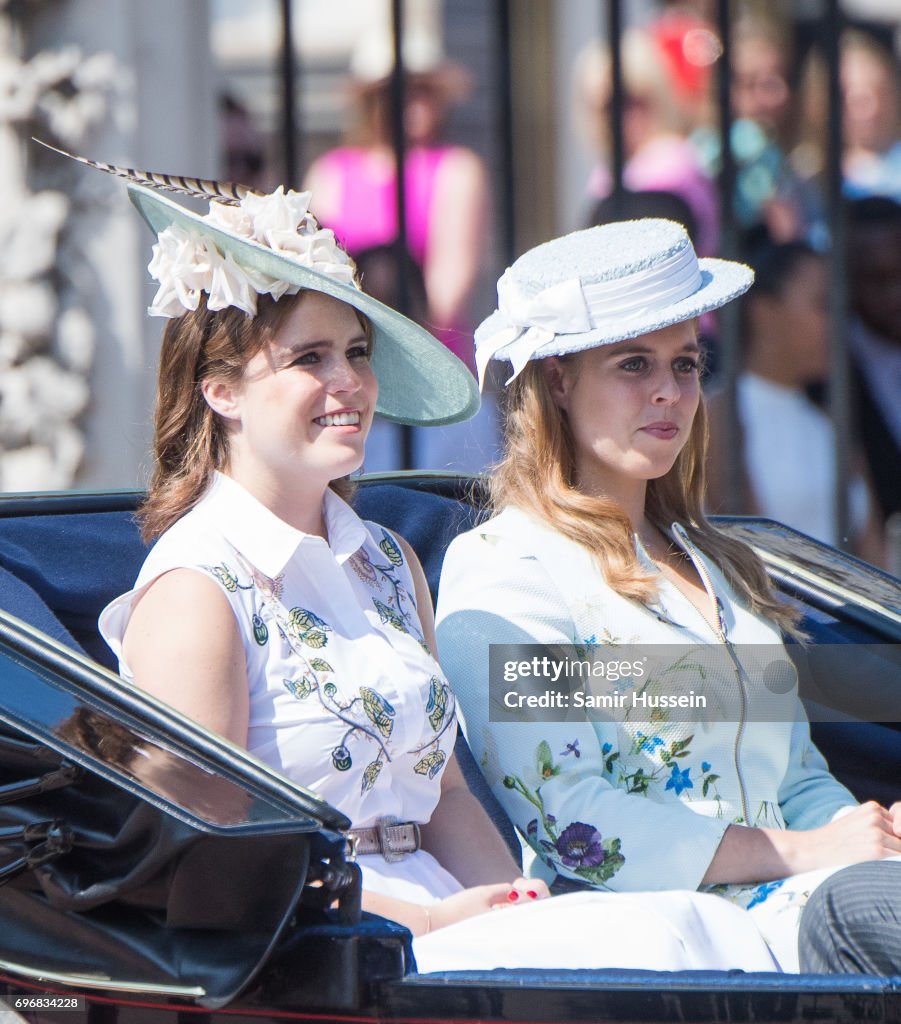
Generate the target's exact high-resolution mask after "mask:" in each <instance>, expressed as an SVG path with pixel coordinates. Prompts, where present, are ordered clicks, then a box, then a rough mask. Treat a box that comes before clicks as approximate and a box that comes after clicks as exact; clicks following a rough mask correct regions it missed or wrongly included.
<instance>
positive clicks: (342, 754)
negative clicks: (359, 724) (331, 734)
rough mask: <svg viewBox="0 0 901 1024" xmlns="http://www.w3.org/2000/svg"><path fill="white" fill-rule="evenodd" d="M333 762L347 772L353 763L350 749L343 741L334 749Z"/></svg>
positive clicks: (336, 766) (340, 770) (340, 769)
mask: <svg viewBox="0 0 901 1024" xmlns="http://www.w3.org/2000/svg"><path fill="white" fill-rule="evenodd" d="M332 764H333V765H334V766H335V768H337V770H338V771H339V772H346V771H347V769H348V768H350V766H351V765H352V764H353V761H352V760H351V757H350V751H349V750H348V749H347V747H345V746H344V744H343V743H341V744H339V745H338V746H337V747H335V749H334V750H333V751H332Z"/></svg>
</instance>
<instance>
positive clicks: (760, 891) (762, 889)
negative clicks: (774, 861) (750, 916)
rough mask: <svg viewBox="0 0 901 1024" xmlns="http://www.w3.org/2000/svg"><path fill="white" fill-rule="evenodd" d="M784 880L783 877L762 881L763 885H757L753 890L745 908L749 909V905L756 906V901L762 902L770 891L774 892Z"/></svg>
mask: <svg viewBox="0 0 901 1024" xmlns="http://www.w3.org/2000/svg"><path fill="white" fill-rule="evenodd" d="M784 881H785V879H784V878H777V879H776V880H775V882H764V883H763V885H758V886H757V888H756V889H755V891H754V897H753V899H752V900H751V902H750V903H749V904H748V905H747V907H745V909H746V910H750V909H751V907H756V906H757V904H758V903H763V902H764V901H765V900H766V898H767V897H768V896H769V895H770V894H771V893H773V892H775V891H776V890H777V889H778V888H779V886H781V885H782V883H783V882H784Z"/></svg>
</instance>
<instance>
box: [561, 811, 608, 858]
mask: <svg viewBox="0 0 901 1024" xmlns="http://www.w3.org/2000/svg"><path fill="white" fill-rule="evenodd" d="M555 847H556V850H557V853H559V854H560V860H562V861H563V863H564V864H565V865H566V866H567V867H568V868H593V867H596V866H597V865H598V864H601V863H603V861H604V860H605V858H606V857H607V852H606V850H605V849H604V847H603V846H602V845H601V833H600V832H598V830H597V829H596V828H594V826H593V825H586V824H585V823H584V822H582V821H574V822H573V823H572V824H571V825H567V827H566V828H565V829H564V830H563V831H562V832H561V833H560V838H559V839H558V840H557V842H556V843H555Z"/></svg>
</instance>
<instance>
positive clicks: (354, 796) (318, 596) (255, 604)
mask: <svg viewBox="0 0 901 1024" xmlns="http://www.w3.org/2000/svg"><path fill="white" fill-rule="evenodd" d="M324 514H325V521H326V527H327V533H328V538H329V539H328V542H326V541H325V540H324V539H322V538H320V537H315V536H309V535H306V534H302V533H300V532H298V531H297V530H294V529H293V528H292V527H290V526H288V525H287V524H286V523H284V522H282V521H281V520H280V519H278V518H277V517H276V516H274V515H273V514H272V513H271V512H269V511H268V510H267V509H266V508H265V507H264V506H262V505H261V504H260V503H259V502H257V501H256V499H254V498H253V497H252V496H251V495H250V494H248V493H247V492H246V491H245V490H244V489H243V488H242V487H241V486H240V485H239V484H237V483H236V482H235V481H233V480H231V479H230V478H228V477H226V476H224V475H217V476H216V478H215V480H214V482H213V484H212V486H211V487H210V489H209V490H208V492H207V493H206V494H205V495H204V497H203V498H202V499H201V501H200V502H199V503H198V504H197V505H196V506H195V507H194V508H193V509H192V510H191V512H189V513H188V514H187V515H185V516H184V517H183V518H182V519H181V520H179V521H178V522H177V523H176V524H175V525H174V526H173V527H171V528H170V529H169V530H168V531H167V532H166V533H165V534H163V536H162V537H161V538H160V539H159V540H158V541H157V543H156V545H155V546H154V548H153V549H152V550H151V552H150V554H149V555H148V557H147V560H146V562H145V563H144V566H143V568H142V569H141V572H140V574H139V576H138V579H137V582H136V583H135V586H134V588H133V589H132V590H131V591H129V592H128V593H126V594H123V595H122V596H120V597H118V598H116V599H115V600H114V601H113V602H112V603H111V604H109V605H108V606H107V607H106V608H105V609H104V611H103V613H102V614H101V617H100V628H101V632H102V633H103V635H104V637H105V638H106V640H107V642H108V643H109V644H110V646H111V648H112V649H113V651H114V652H115V653H116V655H117V657H119V661H120V672H121V674H122V675H123V676H124V678H126V679H130V678H131V674H130V672H129V670H128V666H127V665H126V664H124V662H123V661H122V638H123V636H124V634H125V629H126V627H127V625H128V620H129V616H130V614H131V609H132V607H133V604H134V601H135V599H136V598H137V597H138V596H139V595H140V593H141V591H142V590H143V589H144V588H146V587H147V586H148V585H149V584H151V583H152V582H153V581H154V580H155V579H156V578H157V577H159V576H160V575H161V574H162V573H164V572H167V571H169V570H170V569H174V568H183V567H187V568H191V569H194V570H196V571H198V572H201V573H203V574H204V575H207V576H209V577H210V579H213V580H215V581H216V582H217V583H218V585H219V586H220V587H221V588H222V591H223V593H224V594H225V596H226V597H227V598H228V601H229V603H230V604H231V607H232V609H233V611H234V613H235V618H236V620H237V622H238V626H239V629H240V633H241V636H242V638H243V642H244V650H245V656H246V659H247V678H248V684H249V687H250V724H249V729H248V748H249V749H250V752H251V753H252V754H254V755H255V756H257V757H258V758H260V760H262V761H264V762H266V763H267V764H269V765H271V766H273V767H274V768H276V769H277V770H278V771H280V772H282V773H283V774H285V775H287V776H288V777H290V778H292V779H294V780H296V781H297V782H299V783H301V784H302V785H304V786H307V787H308V788H310V789H312V790H314V791H316V792H318V793H319V794H321V796H322V797H323V798H325V799H326V800H328V801H329V802H331V803H332V804H334V805H335V806H337V807H339V808H340V809H341V810H342V811H343V812H344V813H345V814H346V815H347V816H348V817H349V818H350V819H351V820H352V822H353V825H354V827H357V828H362V827H366V826H369V825H372V824H374V823H375V822H376V821H377V820H378V819H379V818H380V817H382V816H385V815H392V816H394V817H396V818H398V819H399V820H402V821H416V822H419V823H425V822H427V821H428V820H429V818H430V816H431V814H432V811H433V810H434V808H435V805H436V803H437V801H438V796H439V791H440V780H441V774H442V771H443V769H444V767H445V765H446V763H447V759H448V758H449V757H450V756H451V752H452V750H453V744H454V740H455V738H456V716H455V709H454V698H453V695H452V693H451V691H450V689H449V688H448V686H447V683H446V680H445V678H444V676H443V675H442V673H441V669H440V668H439V667H438V664H437V663H436V661H435V660H434V658H433V657H432V655H431V653H430V652H429V651H428V648H427V647H426V644H425V642H424V640H423V636H422V630H421V627H420V623H419V617H418V615H417V612H416V606H415V598H414V594H415V591H414V586H413V581H412V577H411V574H410V570H409V568H408V566H407V564H406V561H405V559H404V556H403V552H402V551H401V549H400V548H399V546H398V544H397V542H396V540H395V538H394V537H392V536H391V534H389V533H388V532H387V531H386V530H384V529H383V528H382V527H380V526H377V525H376V524H374V523H366V522H363V521H362V520H361V519H360V518H359V517H358V516H357V515H356V514H355V513H354V512H353V510H352V509H351V508H350V507H349V506H348V505H346V504H345V503H344V502H343V501H342V500H341V499H340V498H339V497H337V495H335V494H334V493H333V492H331V491H328V492H326V497H325V504H324ZM185 685H190V680H186V681H185ZM474 855H477V852H475V851H474ZM359 863H360V865H361V867H362V871H363V886H364V888H366V889H368V890H370V891H374V892H379V893H382V894H385V895H388V896H393V897H396V898H398V899H406V900H410V901H411V902H416V903H421V904H428V903H433V902H435V901H437V900H440V899H443V898H445V897H447V896H450V895H453V894H454V893H457V892H459V891H460V890H461V888H462V886H461V885H460V883H459V882H458V881H457V880H456V879H455V878H454V877H453V876H452V875H451V874H450V873H449V872H448V871H446V870H445V869H444V868H443V867H442V866H441V865H440V864H439V863H438V861H436V860H435V859H434V857H432V856H431V854H429V853H428V852H426V851H425V850H417V851H416V852H415V853H408V854H405V855H403V857H402V858H401V859H400V860H398V861H395V862H391V863H389V862H387V861H386V860H385V859H384V858H383V857H382V856H381V855H380V854H370V855H366V856H362V857H360V858H359ZM504 881H506V880H504ZM744 917H745V915H744V914H742V913H741V912H739V911H737V910H736V909H735V908H734V907H731V906H729V905H728V904H726V903H724V902H723V901H722V900H717V899H715V898H714V897H712V896H704V895H698V894H695V893H685V892H680V893H667V894H662V895H661V894H654V895H653V896H651V897H647V896H642V895H641V894H631V895H629V896H613V895H611V894H609V893H577V894H573V895H570V896H563V897H558V898H555V899H552V900H542V901H538V902H536V903H532V904H531V905H529V906H522V907H516V908H515V909H511V910H510V911H505V912H502V913H487V914H481V915H478V916H475V917H471V918H467V919H466V920H463V921H461V922H459V923H458V924H455V925H453V926H450V927H446V928H441V929H439V930H437V931H435V932H432V933H430V934H427V935H424V936H421V937H419V938H417V939H416V940H415V941H414V944H413V948H414V953H415V956H416V961H417V965H418V967H419V970H420V971H421V972H428V971H435V970H467V969H477V968H485V967H586V968H598V967H629V968H640V967H647V968H656V969H659V970H679V969H731V968H734V967H739V966H745V967H747V968H748V969H749V970H761V971H767V970H774V969H775V965H774V964H773V961H772V958H771V957H770V955H769V952H768V950H767V948H766V945H765V944H764V943H763V941H762V940H761V938H760V935H759V933H758V931H757V929H756V928H755V927H754V926H753V925H751V923H750V922H748V923H747V924H746V923H745V922H744V920H743V919H744ZM586 934H590V935H598V936H599V935H602V934H611V935H615V936H616V940H617V941H616V942H613V943H607V942H602V941H592V942H586V941H585V938H584V936H585V935H586ZM567 935H570V936H572V939H571V941H563V939H562V938H561V937H562V936H567Z"/></svg>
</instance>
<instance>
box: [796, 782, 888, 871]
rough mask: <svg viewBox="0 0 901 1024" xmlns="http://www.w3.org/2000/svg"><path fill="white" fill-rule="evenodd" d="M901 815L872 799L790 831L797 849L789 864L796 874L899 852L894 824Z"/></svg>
mask: <svg viewBox="0 0 901 1024" xmlns="http://www.w3.org/2000/svg"><path fill="white" fill-rule="evenodd" d="M895 806H896V807H897V805H895ZM899 818H901V813H897V812H894V811H887V810H886V809H885V808H884V807H882V806H881V805H880V804H878V803H876V801H875V800H869V801H867V803H865V804H861V805H860V806H859V807H855V808H854V810H853V811H851V812H850V813H848V814H845V815H843V816H842V817H841V818H838V819H836V820H835V821H831V822H829V824H828V825H821V826H820V828H814V829H810V830H809V831H804V832H794V833H790V834H791V835H792V837H793V838H794V840H795V842H794V847H795V848H794V850H793V851H792V853H791V854H790V855H789V856H790V860H789V867H790V868H791V870H792V873H793V874H794V873H797V872H799V871H810V870H812V869H814V868H825V867H831V866H832V865H834V864H858V863H860V862H861V861H866V860H881V859H882V858H883V857H891V856H892V855H894V854H899V853H901V837H899V835H898V833H897V831H896V826H895V821H896V820H898V819H899Z"/></svg>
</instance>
